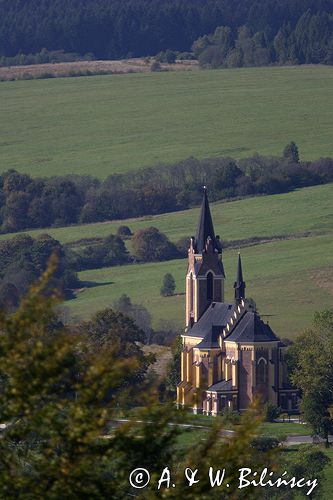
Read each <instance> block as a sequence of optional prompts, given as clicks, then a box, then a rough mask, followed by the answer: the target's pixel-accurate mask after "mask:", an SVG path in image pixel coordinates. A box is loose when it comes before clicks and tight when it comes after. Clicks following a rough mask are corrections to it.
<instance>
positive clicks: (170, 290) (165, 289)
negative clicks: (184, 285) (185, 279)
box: [160, 273, 176, 297]
mask: <svg viewBox="0 0 333 500" xmlns="http://www.w3.org/2000/svg"><path fill="white" fill-rule="evenodd" d="M175 290H176V282H175V279H174V277H173V276H172V274H171V273H166V274H165V275H164V277H163V282H162V287H161V291H160V292H161V295H162V296H163V297H170V296H171V295H173V294H174V293H175Z"/></svg>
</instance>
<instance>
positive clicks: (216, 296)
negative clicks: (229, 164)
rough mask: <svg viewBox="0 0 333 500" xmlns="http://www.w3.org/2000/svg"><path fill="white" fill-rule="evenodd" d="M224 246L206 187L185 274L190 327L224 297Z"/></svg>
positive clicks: (187, 312)
mask: <svg viewBox="0 0 333 500" xmlns="http://www.w3.org/2000/svg"><path fill="white" fill-rule="evenodd" d="M221 256H222V246H221V242H220V239H219V236H215V232H214V226H213V221H212V216H211V213H210V208H209V202H208V197H207V190H206V187H204V193H203V200H202V205H201V211H200V218H199V224H198V228H197V233H196V236H195V237H194V236H193V237H192V238H191V242H190V248H189V250H188V269H187V275H186V327H188V328H191V327H192V326H193V324H194V323H196V322H197V321H198V320H199V319H200V318H201V316H202V314H203V313H204V312H205V311H206V309H207V307H208V306H209V305H210V304H211V303H212V302H223V301H224V279H225V275H224V269H223V264H222V257H221Z"/></svg>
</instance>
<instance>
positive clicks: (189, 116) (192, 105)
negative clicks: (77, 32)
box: [0, 66, 333, 178]
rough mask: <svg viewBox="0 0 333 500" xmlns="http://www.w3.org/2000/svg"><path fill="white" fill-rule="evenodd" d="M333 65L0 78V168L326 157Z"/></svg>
mask: <svg viewBox="0 0 333 500" xmlns="http://www.w3.org/2000/svg"><path fill="white" fill-rule="evenodd" d="M332 83H333V69H332V67H326V66H298V67H274V68H255V69H254V68H248V69H234V70H231V69H230V70H216V71H195V72H177V73H176V72H168V73H145V74H129V75H112V76H96V77H82V78H65V79H62V78H59V79H49V80H37V81H17V82H3V83H1V95H0V104H1V110H2V120H1V124H0V135H1V143H0V152H1V170H2V171H4V170H7V169H9V168H16V169H18V170H19V171H22V172H29V173H31V174H33V175H35V176H37V175H41V176H44V175H45V176H52V175H54V174H57V175H61V174H66V173H76V174H91V175H94V176H98V177H100V178H105V177H107V176H108V175H110V174H111V173H114V172H122V171H129V170H135V169H137V168H138V167H142V166H147V165H153V164H157V163H161V162H163V163H171V162H173V161H176V160H180V159H184V158H186V157H189V156H195V157H198V158H204V157H208V156H210V157H211V156H226V155H229V156H232V157H235V158H239V157H244V156H249V155H251V154H252V153H254V152H255V151H259V152H260V153H261V154H267V155H269V154H275V155H276V154H281V151H282V149H283V147H284V146H285V145H286V144H287V143H288V142H290V140H294V141H295V142H296V143H297V145H298V147H299V149H300V152H301V159H302V160H307V159H315V158H319V157H320V156H325V155H326V156H329V155H331V154H332V149H331V123H332V104H333V85H332Z"/></svg>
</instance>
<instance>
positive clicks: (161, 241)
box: [132, 227, 177, 262]
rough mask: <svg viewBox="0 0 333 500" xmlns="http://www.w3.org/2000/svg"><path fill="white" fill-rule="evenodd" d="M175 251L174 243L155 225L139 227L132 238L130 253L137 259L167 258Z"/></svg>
mask: <svg viewBox="0 0 333 500" xmlns="http://www.w3.org/2000/svg"><path fill="white" fill-rule="evenodd" d="M176 253H177V252H176V247H175V245H174V244H173V243H171V242H170V241H169V239H168V238H167V237H166V236H165V234H163V233H161V232H160V231H159V230H158V229H156V228H155V227H148V228H147V229H141V230H139V231H137V232H136V233H135V234H134V236H133V238H132V255H133V257H134V258H135V259H136V260H138V261H143V262H154V261H159V260H168V259H172V258H173V257H175V255H176Z"/></svg>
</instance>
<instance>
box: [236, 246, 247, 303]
mask: <svg viewBox="0 0 333 500" xmlns="http://www.w3.org/2000/svg"><path fill="white" fill-rule="evenodd" d="M236 279H237V281H235V284H234V289H235V301H236V304H239V303H240V302H241V300H242V299H245V288H246V284H245V281H244V280H243V270H242V259H241V255H240V252H238V265H237V278H236Z"/></svg>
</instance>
